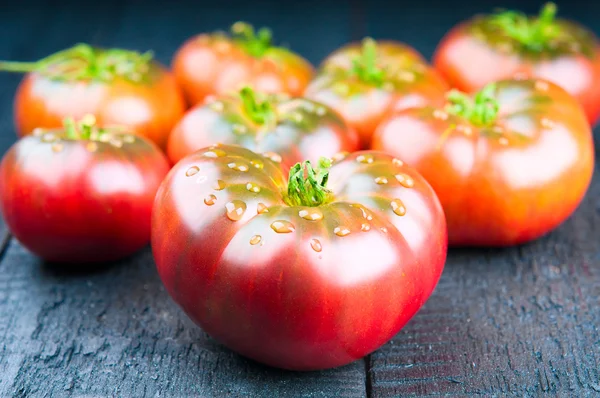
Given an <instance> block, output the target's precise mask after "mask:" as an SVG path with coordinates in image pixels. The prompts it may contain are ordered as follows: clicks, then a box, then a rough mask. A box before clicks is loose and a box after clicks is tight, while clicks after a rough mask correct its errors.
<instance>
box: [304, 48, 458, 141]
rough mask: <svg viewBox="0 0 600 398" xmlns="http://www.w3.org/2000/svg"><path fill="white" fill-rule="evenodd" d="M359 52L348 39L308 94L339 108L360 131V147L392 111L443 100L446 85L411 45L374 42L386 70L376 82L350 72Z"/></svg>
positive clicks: (309, 96)
mask: <svg viewBox="0 0 600 398" xmlns="http://www.w3.org/2000/svg"><path fill="white" fill-rule="evenodd" d="M360 52H361V44H360V43H352V44H349V45H347V46H345V47H342V48H341V49H339V50H337V51H335V52H334V53H332V54H331V55H330V56H329V57H327V58H326V59H325V61H323V63H322V64H321V67H320V69H319V73H318V75H317V77H316V78H315V79H314V80H313V81H312V82H311V84H310V85H309V86H308V87H307V89H306V96H307V97H308V98H311V99H314V100H315V101H318V102H322V103H324V104H326V105H329V106H331V107H332V108H333V109H335V110H336V111H337V112H339V113H340V114H341V115H342V116H343V117H344V119H346V121H347V122H348V123H349V124H350V126H352V127H353V128H355V129H356V131H357V132H358V133H359V135H360V137H361V146H362V147H363V148H368V147H369V145H370V142H371V137H372V136H373V132H374V131H375V129H376V128H377V126H378V125H379V123H380V122H381V121H382V120H383V118H384V117H385V116H386V115H388V114H389V113H390V112H393V111H397V110H402V109H407V108H410V107H414V106H423V105H427V104H441V103H443V101H444V94H445V92H446V91H447V89H448V85H447V84H446V82H445V81H444V80H443V79H442V78H441V76H440V75H439V74H438V73H437V72H436V71H435V70H434V69H433V68H431V67H429V66H428V65H427V63H426V62H425V60H424V58H423V57H422V56H421V55H420V54H419V53H418V52H417V51H416V50H414V49H413V48H411V47H409V46H406V45H404V44H402V43H398V42H393V41H380V42H377V56H378V63H379V65H380V66H381V67H382V68H384V69H385V70H386V81H385V82H384V83H383V85H382V86H380V87H378V86H375V85H373V84H370V83H368V82H364V81H361V79H360V78H358V77H357V76H356V75H354V74H352V73H351V72H350V70H351V68H352V65H353V61H354V60H355V59H356V58H357V57H358V56H359V55H360Z"/></svg>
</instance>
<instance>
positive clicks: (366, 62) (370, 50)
mask: <svg viewBox="0 0 600 398" xmlns="http://www.w3.org/2000/svg"><path fill="white" fill-rule="evenodd" d="M351 73H352V74H353V75H355V76H356V77H358V78H359V79H360V80H361V81H363V82H365V83H367V84H370V85H373V86H375V87H381V86H383V84H384V83H385V80H386V74H385V70H384V69H383V68H380V67H379V66H377V43H376V42H375V40H373V39H372V38H370V37H367V38H365V39H364V40H363V42H362V50H361V54H360V55H359V56H358V57H356V58H355V59H354V60H353V62H352V69H351Z"/></svg>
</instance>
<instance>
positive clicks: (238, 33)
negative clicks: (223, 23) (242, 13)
mask: <svg viewBox="0 0 600 398" xmlns="http://www.w3.org/2000/svg"><path fill="white" fill-rule="evenodd" d="M231 33H232V36H233V37H234V39H236V40H237V41H238V42H239V43H240V44H241V45H242V47H243V48H244V49H245V50H246V52H247V53H248V54H250V55H252V56H253V57H256V58H260V57H262V56H263V55H264V54H265V53H266V52H267V50H268V49H269V48H271V47H272V46H273V34H272V33H271V30H270V29H268V28H260V29H259V30H258V32H255V31H254V27H253V26H252V25H250V24H248V23H246V22H236V23H234V24H233V25H232V26H231Z"/></svg>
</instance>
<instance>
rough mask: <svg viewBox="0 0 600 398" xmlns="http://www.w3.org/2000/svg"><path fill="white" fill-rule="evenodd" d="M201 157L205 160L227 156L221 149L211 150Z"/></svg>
mask: <svg viewBox="0 0 600 398" xmlns="http://www.w3.org/2000/svg"><path fill="white" fill-rule="evenodd" d="M202 155H204V156H205V157H207V158H221V157H223V156H225V155H227V154H226V153H225V151H224V150H222V149H211V150H210V151H206V152H204V153H203V154H202Z"/></svg>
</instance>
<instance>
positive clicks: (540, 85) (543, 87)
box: [535, 80, 550, 91]
mask: <svg viewBox="0 0 600 398" xmlns="http://www.w3.org/2000/svg"><path fill="white" fill-rule="evenodd" d="M549 88H550V85H549V84H548V83H547V82H545V81H543V80H537V81H536V82H535V89H536V90H538V91H548V89H549Z"/></svg>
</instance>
